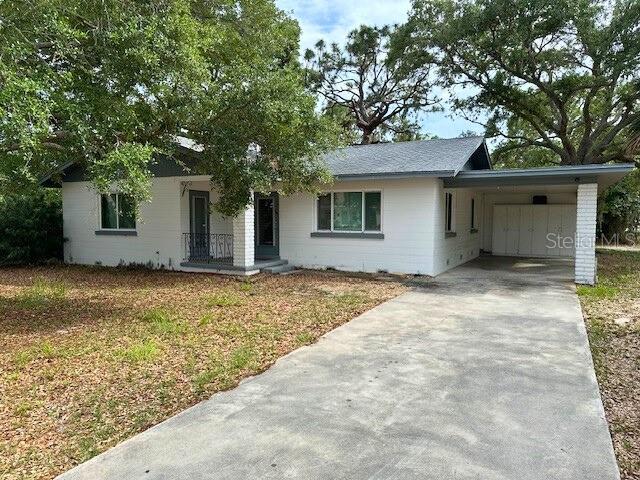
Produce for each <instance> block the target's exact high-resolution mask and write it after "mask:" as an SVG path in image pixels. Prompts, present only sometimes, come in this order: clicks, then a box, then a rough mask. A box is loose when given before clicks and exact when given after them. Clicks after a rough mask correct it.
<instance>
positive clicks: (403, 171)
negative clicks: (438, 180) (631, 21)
mask: <svg viewBox="0 0 640 480" xmlns="http://www.w3.org/2000/svg"><path fill="white" fill-rule="evenodd" d="M323 160H324V161H325V163H326V164H327V166H328V168H329V170H330V171H331V173H332V174H333V175H334V176H336V177H338V178H349V177H368V176H387V175H395V176H397V175H434V176H455V175H456V174H457V173H458V172H459V171H460V170H462V169H465V168H469V169H473V170H477V169H490V168H491V162H490V159H489V154H488V151H487V148H486V144H485V142H484V138H482V137H464V138H451V139H434V140H417V141H412V142H398V143H376V144H370V145H354V146H350V147H346V148H340V149H337V150H334V151H332V152H329V153H327V154H326V155H325V156H324V157H323Z"/></svg>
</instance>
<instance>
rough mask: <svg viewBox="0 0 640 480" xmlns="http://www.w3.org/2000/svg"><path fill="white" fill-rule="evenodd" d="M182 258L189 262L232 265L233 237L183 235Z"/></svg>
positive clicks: (225, 235) (216, 234) (225, 234)
mask: <svg viewBox="0 0 640 480" xmlns="http://www.w3.org/2000/svg"><path fill="white" fill-rule="evenodd" d="M182 240H183V245H184V258H185V260H187V261H189V262H199V263H233V235H231V234H227V233H183V234H182Z"/></svg>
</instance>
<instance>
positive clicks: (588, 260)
mask: <svg viewBox="0 0 640 480" xmlns="http://www.w3.org/2000/svg"><path fill="white" fill-rule="evenodd" d="M597 210H598V184H597V183H584V184H580V185H578V205H577V212H578V213H577V218H576V263H575V279H576V283H581V284H587V285H594V284H595V283H596V217H597Z"/></svg>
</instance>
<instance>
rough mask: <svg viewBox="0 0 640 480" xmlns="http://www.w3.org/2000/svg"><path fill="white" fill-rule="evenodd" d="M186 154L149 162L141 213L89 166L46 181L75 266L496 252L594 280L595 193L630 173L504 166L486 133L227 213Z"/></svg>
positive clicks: (355, 164) (251, 266) (313, 263)
mask: <svg viewBox="0 0 640 480" xmlns="http://www.w3.org/2000/svg"><path fill="white" fill-rule="evenodd" d="M181 152H182V153H181V155H183V156H184V158H182V159H181V160H182V161H181V162H180V163H182V165H181V164H179V163H177V162H176V161H175V160H173V159H171V158H161V159H159V161H158V162H157V164H155V165H154V166H153V167H152V171H153V174H154V178H153V181H152V190H151V193H152V200H151V201H150V202H147V203H145V204H143V205H141V207H140V210H139V218H136V216H135V214H134V213H133V212H134V209H133V205H132V204H131V202H130V201H129V199H128V198H127V197H126V196H125V195H122V194H120V193H119V192H116V191H114V192H112V193H111V194H109V195H99V194H98V193H97V192H96V191H94V190H93V189H92V187H91V184H90V183H89V182H88V181H87V177H86V175H85V172H84V170H83V168H82V166H80V165H68V166H67V167H66V168H64V169H63V170H62V171H61V172H59V173H60V175H57V176H55V177H49V178H47V179H45V180H44V185H47V186H61V188H62V195H63V209H64V235H65V237H66V239H67V241H66V243H65V252H64V255H65V261H66V262H69V263H78V264H100V265H118V264H130V263H141V264H148V265H152V266H154V267H157V268H168V269H175V270H182V271H191V272H198V271H200V272H202V271H206V272H217V273H233V274H244V275H250V274H254V273H257V272H258V271H260V270H261V269H264V268H267V269H271V270H275V271H277V270H279V269H282V268H284V267H283V266H284V265H285V264H286V263H287V262H288V264H289V265H295V266H300V267H309V268H335V269H340V270H350V271H364V272H377V271H387V272H394V273H409V274H425V275H432V276H434V275H438V274H440V273H442V272H444V271H446V270H448V269H450V268H453V267H455V266H457V265H460V264H461V263H464V262H467V261H469V260H471V259H473V258H475V257H477V256H478V255H480V253H481V252H487V253H492V254H494V255H511V256H523V257H567V258H574V259H575V280H576V282H577V283H586V284H593V283H594V282H595V279H596V258H595V231H596V205H597V195H598V191H599V190H602V189H604V188H605V187H607V186H608V185H611V184H612V183H614V182H616V181H618V180H619V179H620V178H622V177H623V176H624V175H625V174H626V173H627V172H629V171H631V170H632V169H633V165H629V164H614V165H586V166H571V167H555V168H536V169H528V170H493V169H492V167H491V161H490V157H489V153H488V150H487V147H486V144H485V141H484V139H483V138H480V137H466V138H454V139H438V140H423V141H413V142H403V143H381V144H373V145H363V146H351V147H347V148H343V149H339V150H337V151H334V152H331V153H330V154H328V155H326V157H325V161H326V163H327V165H328V168H329V169H330V171H331V172H332V173H333V175H334V178H335V182H334V183H333V185H331V186H330V187H327V189H326V192H324V193H322V194H321V195H319V196H317V197H316V196H312V195H310V194H306V193H299V194H295V195H290V196H282V195H279V194H278V193H277V192H272V193H269V194H258V193H256V194H255V201H254V202H253V204H252V205H251V206H249V207H248V208H247V209H246V210H244V211H243V212H241V213H240V214H239V215H237V216H236V217H234V218H226V217H223V216H222V215H220V214H219V213H217V212H216V211H215V210H213V209H212V208H210V205H211V204H212V203H213V202H215V201H216V200H217V197H218V193H217V192H216V189H215V188H214V187H212V186H211V185H210V182H209V177H208V176H206V175H194V174H193V171H192V170H190V169H189V168H188V165H189V159H190V158H193V157H192V155H194V154H197V153H194V151H193V150H192V149H189V148H186V147H184V146H183V147H181ZM56 178H60V179H61V181H57V180H55V179H56ZM276 189H277V188H274V190H276Z"/></svg>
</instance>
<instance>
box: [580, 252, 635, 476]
mask: <svg viewBox="0 0 640 480" xmlns="http://www.w3.org/2000/svg"><path fill="white" fill-rule="evenodd" d="M577 291H578V295H579V297H580V301H581V303H582V309H583V312H584V315H585V321H586V326H587V332H588V335H589V345H590V347H591V355H592V357H593V363H594V367H595V371H596V376H597V378H598V384H599V386H600V392H601V395H602V399H603V404H604V407H605V413H606V416H607V420H608V422H609V429H610V431H611V437H612V439H613V444H614V449H615V452H616V457H617V460H618V465H619V467H620V473H621V476H622V479H623V480H637V479H638V478H640V476H639V475H638V472H640V407H639V405H640V402H638V399H639V398H640V251H632V250H609V249H601V250H599V251H598V285H596V286H595V287H587V286H580V287H578V289H577Z"/></svg>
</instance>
